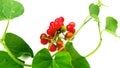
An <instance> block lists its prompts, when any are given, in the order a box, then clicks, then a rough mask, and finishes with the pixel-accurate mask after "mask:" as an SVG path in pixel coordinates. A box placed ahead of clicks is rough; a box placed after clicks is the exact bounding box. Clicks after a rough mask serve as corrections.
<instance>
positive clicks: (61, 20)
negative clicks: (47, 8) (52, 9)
mask: <svg viewBox="0 0 120 68" xmlns="http://www.w3.org/2000/svg"><path fill="white" fill-rule="evenodd" d="M55 21H56V22H64V18H63V17H59V18H56V19H55Z"/></svg>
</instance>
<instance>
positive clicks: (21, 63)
mask: <svg viewBox="0 0 120 68" xmlns="http://www.w3.org/2000/svg"><path fill="white" fill-rule="evenodd" d="M1 44H2V45H3V46H4V48H5V49H6V50H7V53H8V55H9V56H10V57H11V58H12V59H13V60H14V61H15V62H16V63H18V64H19V65H22V66H27V67H31V65H29V64H24V63H23V62H21V61H19V60H18V59H17V58H15V56H14V55H13V54H12V53H11V51H10V50H9V48H8V47H7V46H6V44H5V42H4V41H3V42H1Z"/></svg>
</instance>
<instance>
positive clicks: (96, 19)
mask: <svg viewBox="0 0 120 68" xmlns="http://www.w3.org/2000/svg"><path fill="white" fill-rule="evenodd" d="M91 17H92V18H94V20H95V21H96V22H100V20H99V17H98V16H97V15H95V14H91Z"/></svg>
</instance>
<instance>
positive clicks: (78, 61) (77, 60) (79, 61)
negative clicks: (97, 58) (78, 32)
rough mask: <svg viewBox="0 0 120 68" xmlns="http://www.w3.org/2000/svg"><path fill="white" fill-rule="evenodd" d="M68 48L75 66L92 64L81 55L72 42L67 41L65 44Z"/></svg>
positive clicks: (87, 66)
mask: <svg viewBox="0 0 120 68" xmlns="http://www.w3.org/2000/svg"><path fill="white" fill-rule="evenodd" d="M65 48H66V50H67V51H68V52H69V54H70V55H71V58H72V64H73V67H74V68H90V65H89V63H88V61H87V60H86V58H85V57H83V56H81V55H80V54H79V53H78V52H77V51H76V50H75V49H74V47H73V44H72V42H67V43H66V45H65Z"/></svg>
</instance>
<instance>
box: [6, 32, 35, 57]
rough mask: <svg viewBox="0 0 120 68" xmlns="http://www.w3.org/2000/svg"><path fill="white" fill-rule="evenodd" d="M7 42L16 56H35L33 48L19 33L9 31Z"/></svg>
mask: <svg viewBox="0 0 120 68" xmlns="http://www.w3.org/2000/svg"><path fill="white" fill-rule="evenodd" d="M5 43H6V46H7V47H8V48H9V50H10V51H11V52H12V54H13V55H14V56H15V57H20V56H22V55H25V56H31V57H33V51H32V49H31V48H30V47H29V45H28V44H27V43H26V42H25V41H24V40H23V39H22V38H20V37H19V36H17V35H15V34H13V33H7V34H6V37H5Z"/></svg>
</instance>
